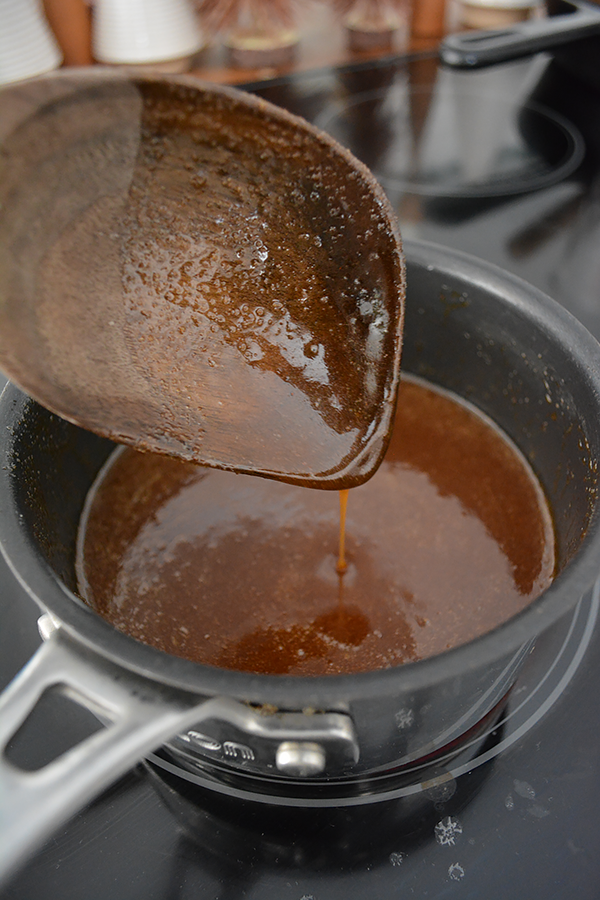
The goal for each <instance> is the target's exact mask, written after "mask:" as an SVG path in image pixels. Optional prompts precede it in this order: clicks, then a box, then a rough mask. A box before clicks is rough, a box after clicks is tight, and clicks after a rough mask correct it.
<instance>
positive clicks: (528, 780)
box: [0, 57, 600, 900]
mask: <svg viewBox="0 0 600 900" xmlns="http://www.w3.org/2000/svg"><path fill="white" fill-rule="evenodd" d="M248 89H250V90H255V91H257V92H258V93H260V94H261V95H263V96H264V97H266V98H267V99H269V100H272V101H274V102H276V103H279V104H280V105H282V106H285V107H287V108H288V109H290V110H292V111H293V112H296V113H298V114H301V115H303V116H304V117H305V118H307V119H309V120H310V121H312V122H315V123H316V124H318V125H319V126H320V127H322V128H324V129H326V130H329V131H330V132H331V133H332V134H333V135H334V136H335V137H336V138H338V140H340V141H341V142H342V143H344V144H346V145H347V146H348V147H349V148H350V149H351V150H353V151H354V152H355V153H356V155H358V156H359V157H361V158H362V159H363V160H364V161H365V162H366V163H367V164H368V165H369V166H371V168H372V169H373V171H374V172H375V174H376V175H377V177H378V178H379V179H380V180H381V182H382V184H383V186H384V188H385V190H386V191H387V193H388V195H389V197H390V199H391V201H392V203H393V204H394V206H395V208H396V210H397V213H398V216H399V219H400V225H401V229H402V232H403V234H404V235H405V236H406V237H410V238H422V239H426V240H432V241H435V242H437V243H440V244H444V245H446V246H449V247H453V248H457V249H460V250H464V251H467V252H470V253H472V254H474V255H476V256H479V257H481V258H484V259H487V260H490V261H492V262H494V263H496V264H498V265H500V266H502V267H503V268H505V269H508V270H510V271H512V272H514V273H516V274H517V275H520V276H522V277H523V278H525V279H526V280H528V281H530V282H532V283H533V284H535V285H537V286H538V287H540V288H541V289H542V290H544V291H546V292H547V293H549V294H550V295H551V296H553V297H554V298H555V299H556V300H558V301H559V302H560V303H562V304H563V305H564V306H565V307H567V309H569V310H570V311H571V312H573V313H574V314H575V315H576V316H577V317H578V318H579V319H580V320H581V321H582V322H583V323H584V324H585V325H586V326H587V327H588V328H589V329H590V330H591V331H592V332H593V333H595V334H596V336H598V337H600V254H599V253H598V246H599V245H600V240H599V238H600V193H599V188H600V182H599V178H598V175H599V172H600V127H599V126H598V125H597V124H596V123H597V122H598V121H600V94H598V95H596V94H595V93H594V91H593V90H592V89H591V88H588V87H587V86H586V85H585V84H583V83H581V84H580V83H575V80H574V79H573V78H571V76H569V75H567V74H566V73H565V72H563V71H561V70H560V69H559V68H558V66H556V65H555V64H554V63H551V62H549V61H548V60H547V59H546V58H536V59H534V60H529V61H524V62H519V63H512V64H510V65H506V66H500V67H495V68H493V69H489V70H487V71H485V72H473V73H454V72H451V71H447V70H440V69H439V68H438V65H437V63H436V61H435V59H432V58H427V57H419V58H415V59H411V60H407V59H400V58H398V59H390V60H385V61H383V62H379V63H376V64H364V65H361V66H355V67H353V68H349V69H346V70H335V71H334V70H323V71H318V72H312V73H307V74H304V75H302V76H298V77H294V78H289V79H281V80H279V81H277V82H269V83H265V84H261V85H251V86H249V87H248ZM409 301H410V295H409ZM599 572H600V560H599ZM596 604H597V598H596V597H595V596H593V597H589V598H587V599H586V601H585V603H584V604H583V606H582V607H581V609H580V611H579V619H578V620H577V622H576V623H575V625H574V626H573V629H572V631H571V632H570V635H571V636H570V637H569V642H565V644H564V652H563V654H562V656H561V658H560V661H559V662H557V664H556V666H555V667H554V670H553V675H552V679H550V680H548V681H545V682H544V689H543V691H539V692H538V693H535V692H534V689H533V688H532V684H533V682H531V683H530V682H528V680H527V679H528V675H527V671H525V672H524V674H523V675H522V676H521V677H520V679H519V681H518V682H517V685H516V686H515V689H514V690H513V693H512V694H511V697H510V701H509V707H508V713H507V718H506V719H505V721H504V722H501V723H500V724H499V725H498V726H497V727H496V728H495V729H494V730H493V731H492V732H490V734H489V736H488V739H487V742H486V743H484V744H483V745H482V746H481V747H480V748H479V749H478V751H477V754H476V755H475V756H474V758H473V760H472V762H471V763H465V764H462V765H460V766H457V767H456V768H455V770H452V771H451V772H450V773H449V777H448V778H447V779H446V780H445V781H444V782H443V783H442V784H437V785H436V786H435V787H432V788H430V789H424V790H423V791H421V793H420V794H419V797H418V802H417V800H415V798H412V799H411V798H410V797H397V798H395V799H391V800H386V801H384V802H381V803H377V804H372V805H369V804H366V805H360V806H355V807H346V808H337V809H336V808H333V809H321V810H309V809H301V808H300V809H282V808H278V807H269V806H268V805H265V804H258V803H254V802H251V801H248V800H241V799H238V798H235V799H234V798H231V797H228V796H225V795H221V794H217V793H213V792H210V791H207V790H206V789H205V788H203V787H201V786H198V785H195V784H193V783H191V782H182V781H181V780H180V779H178V778H175V777H173V776H172V775H170V774H169V773H168V772H167V771H166V770H165V769H164V768H161V767H159V766H156V765H154V764H152V763H143V764H140V765H138V766H137V767H136V768H135V769H134V770H133V771H131V772H130V773H129V774H128V775H127V776H126V777H124V778H123V779H121V780H120V781H119V782H118V783H117V784H116V785H114V786H113V787H112V788H111V789H110V790H108V791H106V792H105V793H104V794H103V795H102V796H101V797H99V798H98V799H97V800H96V801H95V802H94V803H92V804H91V805H90V806H89V807H88V808H86V809H84V810H83V811H82V812H80V813H79V814H78V815H77V816H76V817H75V818H74V819H73V820H72V821H71V822H69V823H68V824H67V825H66V826H65V827H63V828H61V829H60V830H59V831H58V832H57V833H56V834H55V835H54V836H53V838H52V839H51V840H50V841H49V842H48V843H47V845H46V846H45V847H44V848H43V849H42V850H41V851H39V852H37V854H36V855H35V856H34V857H33V859H31V860H30V862H29V863H28V864H27V865H26V866H25V868H24V869H23V870H22V871H21V872H19V873H18V875H17V876H16V877H15V878H14V879H13V880H12V881H11V883H10V884H9V885H7V886H6V887H5V888H4V890H3V891H0V898H1V900H30V898H31V900H33V898H35V900H45V898H53V900H54V898H61V900H96V898H102V900H106V898H111V900H138V898H139V900H188V898H190V900H191V898H194V900H196V898H202V900H237V898H248V900H337V898H344V900H354V898H361V900H363V898H365V897H369V898H373V900H389V898H394V897H398V898H400V897H402V898H404V897H415V898H435V900H442V898H454V897H456V898H461V900H470V898H472V900H482V898H486V900H506V898H515V900H542V898H543V900H548V898H550V900H564V898H571V897H576V898H578V900H597V898H598V896H600V828H599V827H598V823H597V816H598V813H597V807H598V804H599V801H600V754H599V753H598V747H599V746H600V710H599V703H598V688H597V685H598V683H600V633H599V632H598V628H597V627H595V615H596ZM37 617H38V611H37V609H36V608H35V607H34V606H33V604H32V602H31V601H30V600H29V599H28V598H27V597H26V596H25V595H24V594H23V592H22V591H21V589H20V588H19V586H18V585H17V584H16V583H15V581H14V580H13V578H12V576H11V575H10V573H9V572H8V570H7V569H6V567H5V565H4V563H0V623H1V627H0V682H1V683H2V685H4V684H5V683H7V682H8V680H9V679H10V678H11V677H12V675H13V674H14V673H15V672H16V671H17V670H18V668H19V667H20V666H21V665H22V664H23V663H24V662H25V661H26V660H27V658H28V657H29V655H30V654H31V653H32V652H33V650H34V649H35V647H36V646H37V645H38V643H39V637H38V633H37V626H36V620H37ZM534 687H535V685H534ZM528 704H529V705H528Z"/></svg>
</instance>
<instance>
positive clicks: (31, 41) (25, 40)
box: [0, 0, 63, 84]
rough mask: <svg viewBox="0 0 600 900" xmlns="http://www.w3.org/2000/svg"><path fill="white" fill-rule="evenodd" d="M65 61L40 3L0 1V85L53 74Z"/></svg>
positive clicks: (36, 1)
mask: <svg viewBox="0 0 600 900" xmlns="http://www.w3.org/2000/svg"><path fill="white" fill-rule="evenodd" d="M62 58H63V57H62V53H61V50H60V47H59V45H58V43H57V41H56V38H55V37H54V34H53V32H52V30H51V28H50V26H49V25H48V22H47V20H46V18H45V16H44V12H43V8H42V5H41V0H0V84H8V83H10V82H12V81H21V80H22V79H24V78H31V77H33V76H34V75H42V74H44V73H45V72H50V71H52V70H53V69H57V68H58V67H59V66H60V64H61V62H62Z"/></svg>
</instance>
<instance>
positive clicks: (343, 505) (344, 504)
mask: <svg viewBox="0 0 600 900" xmlns="http://www.w3.org/2000/svg"><path fill="white" fill-rule="evenodd" d="M349 493H350V491H349V490H348V489H346V490H344V491H340V492H339V494H340V543H339V550H338V561H337V565H336V567H335V569H336V572H337V573H338V575H340V576H341V575H343V574H344V572H345V571H346V569H347V568H348V563H347V562H346V510H347V508H348V494H349ZM340 593H341V582H340Z"/></svg>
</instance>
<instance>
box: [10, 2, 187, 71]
mask: <svg viewBox="0 0 600 900" xmlns="http://www.w3.org/2000/svg"><path fill="white" fill-rule="evenodd" d="M0 2H1V0H0ZM202 43H203V42H202V35H201V31H200V25H199V22H198V17H197V15H196V13H195V12H194V10H193V9H192V7H191V5H190V3H189V2H188V0H95V3H94V30H93V52H94V56H95V58H96V59H97V60H98V62H103V63H110V64H113V65H144V64H146V63H155V62H156V63H160V62H163V61H168V60H176V59H181V58H185V57H189V56H192V55H193V54H194V53H196V52H197V51H198V50H200V48H201V47H202Z"/></svg>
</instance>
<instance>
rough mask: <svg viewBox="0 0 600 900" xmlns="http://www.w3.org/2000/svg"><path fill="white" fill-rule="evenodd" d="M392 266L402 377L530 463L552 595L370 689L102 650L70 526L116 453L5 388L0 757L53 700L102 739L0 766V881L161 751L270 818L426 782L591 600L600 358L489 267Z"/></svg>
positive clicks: (543, 302) (594, 347)
mask: <svg viewBox="0 0 600 900" xmlns="http://www.w3.org/2000/svg"><path fill="white" fill-rule="evenodd" d="M406 258H407V282H408V294H407V317H406V328H405V342H404V346H405V350H404V359H403V367H404V369H405V370H406V371H408V372H411V373H414V374H415V375H418V376H421V377H424V378H426V379H428V380H429V381H430V382H432V383H434V384H437V385H440V386H442V387H444V388H447V389H449V390H452V391H454V392H455V393H457V394H458V395H460V396H462V397H464V398H466V399H467V400H469V401H470V402H472V403H474V404H475V405H477V406H478V407H479V408H480V409H481V410H482V411H483V412H484V413H486V414H487V415H489V416H491V417H492V418H493V419H495V421H496V422H497V423H498V424H499V426H500V427H501V428H503V429H504V431H505V432H506V433H507V434H508V435H509V437H510V438H512V440H514V441H515V443H516V444H517V445H518V446H519V447H520V448H521V450H522V451H523V453H524V454H525V455H526V457H527V458H528V460H529V461H530V463H531V465H532V466H533V469H534V471H535V472H536V474H537V476H538V478H539V479H540V482H541V484H542V485H543V487H544V489H545V491H546V493H547V496H548V499H549V502H550V504H551V507H552V510H553V514H554V521H555V529H556V546H557V555H558V573H557V576H556V578H555V580H554V582H553V583H552V585H551V586H550V587H549V588H548V589H547V590H546V591H545V592H544V593H543V594H542V595H541V596H540V597H539V598H538V599H537V600H535V601H534V602H533V603H532V604H531V605H530V606H529V607H528V608H526V609H525V610H524V611H523V612H522V613H521V614H519V615H518V616H516V617H514V618H513V619H511V620H510V621H508V622H506V623H505V624H503V625H501V626H500V627H498V628H496V629H495V630H494V631H492V632H491V633H488V634H486V635H484V636H482V637H480V638H478V639H477V640H474V641H471V642H470V643H466V644H464V645H462V646H459V647H456V648H454V649H452V650H449V651H447V652H445V653H443V654H441V655H438V656H436V657H432V658H429V659H425V660H421V661H418V662H411V663H409V664H406V665H403V666H399V667H396V668H391V669H386V670H381V671H374V672H369V673H363V674H353V675H340V676H331V677H293V676H283V675H282V676H276V675H252V674H246V673H241V672H235V671H225V670H219V669H217V668H212V667H208V666H203V665H200V664H197V663H192V662H189V661H187V660H184V659H181V658H177V657H175V656H171V655H169V654H166V653H162V652H160V651H158V650H156V649H154V648H152V647H150V646H146V645H144V644H142V643H139V642H137V641H135V640H133V639H131V638H129V637H128V636H126V635H125V634H123V633H120V632H118V631H116V630H115V629H114V628H113V627H112V626H110V625H109V624H108V623H107V622H106V621H104V620H103V619H102V618H100V617H99V616H98V615H97V614H96V613H95V612H93V611H92V610H91V609H90V608H89V607H88V606H86V605H85V603H84V602H83V601H82V600H81V599H80V598H79V597H78V595H77V589H76V576H75V565H74V561H75V544H76V536H77V528H78V521H79V517H80V514H81V511H82V507H83V504H84V500H85V497H86V493H87V491H88V490H89V488H90V486H91V484H92V482H93V480H94V478H95V476H96V474H97V473H98V471H99V469H100V468H101V466H102V465H103V463H104V462H105V460H106V458H107V456H108V455H109V454H110V453H111V451H112V450H113V448H114V446H115V445H114V444H113V443H112V442H111V441H110V440H107V439H104V438H100V437H98V436H97V435H95V434H93V433H91V432H89V431H87V430H84V429H82V428H80V427H78V426H75V425H73V424H71V423H69V422H67V421H66V420H64V419H62V418H60V417H58V416H56V415H55V414H53V413H51V412H49V411H47V410H46V409H45V408H43V407H41V406H40V405H38V404H37V403H36V402H35V401H34V400H32V399H31V398H30V397H28V396H27V395H25V394H23V393H22V392H21V391H20V390H18V389H17V388H16V387H14V386H12V385H8V386H7V388H6V389H5V391H4V394H3V396H2V401H1V404H0V429H1V430H0V434H1V441H2V458H3V465H2V470H1V472H0V539H1V542H2V549H3V552H4V554H5V557H6V559H7V560H8V562H9V565H10V566H11V568H12V570H13V571H14V573H15V574H16V576H17V578H18V579H19V581H20V582H21V584H22V585H23V587H24V588H25V590H26V592H27V593H28V594H29V595H30V596H31V597H32V598H33V599H34V600H35V601H36V603H38V604H39V606H40V609H41V610H42V611H43V615H42V618H41V631H42V633H43V636H44V637H45V640H44V641H43V643H42V645H41V647H40V649H39V651H38V652H37V654H36V655H35V656H34V658H33V659H32V660H31V662H30V663H29V664H28V665H27V667H26V668H25V669H24V670H23V672H22V673H21V674H20V675H19V676H17V678H16V680H15V681H14V682H13V684H12V686H10V687H9V688H8V689H7V691H6V692H5V695H4V698H3V700H2V710H1V714H0V721H1V723H2V725H1V730H2V745H3V746H5V745H6V743H7V742H8V741H9V740H10V739H11V736H12V735H14V733H15V732H16V731H17V730H18V729H19V727H20V725H21V723H22V722H23V721H24V720H25V718H26V716H27V715H28V713H29V711H30V710H31V709H32V708H33V707H35V704H36V703H37V702H38V699H39V698H40V696H41V695H43V693H44V692H45V691H46V690H49V689H51V688H53V687H54V688H57V689H59V690H61V691H62V692H63V693H64V694H66V695H67V696H68V697H69V698H71V699H73V700H76V701H77V702H78V703H79V704H81V705H83V706H85V707H86V708H87V709H89V710H91V711H92V712H93V713H94V714H95V715H96V716H97V718H98V720H99V721H100V722H101V723H102V725H103V726H104V727H102V728H100V729H99V730H97V731H96V732H95V733H94V734H93V735H92V736H90V737H89V738H87V739H86V740H84V741H83V742H81V743H80V744H78V745H77V746H75V747H74V748H72V749H70V750H68V751H67V752H65V753H64V754H63V755H62V756H60V757H59V758H58V759H56V760H54V761H53V762H51V763H49V764H48V765H47V766H45V767H44V768H42V769H40V770H39V771H34V772H31V771H27V772H25V771H20V770H18V769H17V768H15V766H14V765H12V764H10V763H9V762H8V761H7V760H6V759H5V760H3V762H2V767H1V772H0V786H1V790H2V797H3V800H2V802H3V804H4V810H3V822H4V829H5V830H4V833H3V835H2V840H1V841H0V848H1V850H0V853H1V856H2V868H3V871H4V872H5V873H7V872H9V871H10V870H11V869H12V868H13V867H14V866H15V865H18V864H19V863H20V862H22V861H23V860H24V859H25V858H26V855H27V853H29V852H30V850H31V849H32V847H33V846H35V845H36V844H38V843H39V842H40V841H41V840H42V839H43V838H44V837H45V836H48V835H49V834H50V833H52V831H53V830H55V829H56V828H57V827H58V826H59V824H60V823H61V821H63V820H64V819H65V818H67V817H68V816H69V815H70V814H72V813H74V812H75V811H76V810H77V809H78V808H81V807H82V806H83V805H84V804H85V803H86V802H87V801H89V800H90V799H91V798H92V797H94V796H96V795H97V794H99V793H100V792H101V791H102V790H103V789H104V788H105V787H106V786H107V785H109V784H110V783H111V782H112V781H113V780H114V779H116V778H117V777H118V776H119V775H120V774H121V773H123V772H125V771H127V769H128V768H129V767H131V766H132V765H133V764H135V763H136V762H137V761H139V760H141V759H142V758H144V756H145V755H147V754H149V753H150V752H151V751H154V750H155V749H156V748H158V747H160V746H162V747H163V749H164V750H165V752H167V753H169V754H170V758H171V759H174V760H177V759H179V761H180V763H181V765H182V766H187V767H188V768H189V767H193V768H194V770H195V771H196V773H197V774H198V776H199V777H200V778H204V780H205V783H206V785H207V786H208V787H214V789H215V790H229V789H231V790H232V791H233V792H234V794H236V793H237V794H238V795H239V794H240V793H242V794H244V792H246V793H247V795H248V796H251V797H253V798H255V799H256V798H262V799H263V800H264V802H271V800H273V802H277V803H280V804H282V803H287V804H290V805H300V804H301V805H304V806H310V805H314V806H319V805H335V806H340V805H343V804H345V803H359V802H360V803H365V802H373V801H376V800H377V799H379V798H380V797H389V796H391V795H393V791H390V790H389V789H388V788H389V786H390V784H391V783H392V782H391V781H390V777H391V775H393V774H394V773H396V774H397V773H402V772H405V773H409V777H410V772H411V771H412V772H413V773H415V774H414V775H413V777H415V778H416V779H417V781H422V780H423V777H424V776H423V775H422V774H421V772H422V770H421V769H419V765H420V763H421V761H422V760H423V759H435V757H436V754H437V755H439V754H443V753H444V752H445V748H448V747H452V746H454V745H456V743H457V742H459V743H460V739H461V736H463V735H465V734H467V733H469V732H472V730H473V729H476V728H477V725H478V723H480V722H482V721H483V720H485V719H486V717H489V716H493V715H494V711H495V710H497V709H498V705H499V704H501V703H502V701H503V698H504V697H505V696H506V695H507V692H509V690H510V687H511V685H513V684H514V682H515V679H516V678H517V677H518V673H519V671H520V670H521V667H522V666H523V664H524V661H526V660H529V659H531V655H532V654H538V655H540V654H541V656H540V657H539V658H540V659H542V660H544V654H545V653H550V650H549V649H548V648H550V647H551V646H552V645H553V641H555V639H556V637H555V636H556V633H557V629H559V630H560V629H563V628H565V627H567V626H568V622H569V620H570V617H572V616H573V611H574V609H575V608H576V606H577V604H578V603H579V601H580V600H581V599H582V598H583V597H585V596H586V595H587V594H588V592H590V591H591V590H592V587H593V585H594V583H595V581H596V578H597V576H598V571H599V568H600V563H599V561H600V527H599V519H600V515H599V514H600V499H599V496H598V480H599V475H598V458H599V457H600V347H599V346H598V344H597V343H596V341H595V340H594V339H593V338H592V336H591V335H590V334H589V333H588V332H587V331H586V330H585V329H584V328H583V326H581V325H580V324H579V323H578V322H577V321H576V320H574V319H573V317H572V316H571V315H570V314H569V313H567V312H566V311H565V310H564V309H563V308H562V307H560V306H559V305H558V304H557V303H555V302H554V301H552V300H551V299H549V298H548V297H547V296H545V295H543V294H542V293H541V292H540V291H538V290H537V289H536V288H534V287H532V286H530V285H528V284H526V283H524V282H523V281H521V280H520V279H518V278H516V277H514V276H512V275H510V274H508V273H506V272H504V271H502V270H500V269H498V268H496V267H494V266H492V265H490V264H487V263H483V262H481V261H478V260H476V259H474V258H472V257H469V256H467V255H464V254H461V253H459V252H456V251H454V250H451V249H446V248H443V247H439V246H437V245H434V244H429V243H425V242H409V243H408V244H407V246H406ZM448 602H452V598H451V597H449V598H448ZM565 623H566V624H565ZM549 658H550V657H549ZM548 665H550V663H548ZM161 752H162V751H161ZM382 786H383V787H382Z"/></svg>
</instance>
